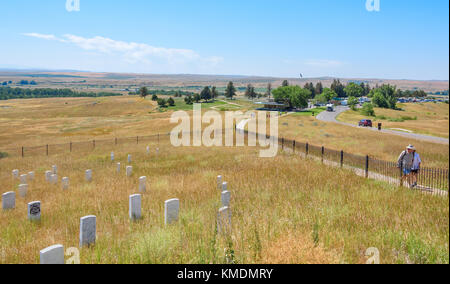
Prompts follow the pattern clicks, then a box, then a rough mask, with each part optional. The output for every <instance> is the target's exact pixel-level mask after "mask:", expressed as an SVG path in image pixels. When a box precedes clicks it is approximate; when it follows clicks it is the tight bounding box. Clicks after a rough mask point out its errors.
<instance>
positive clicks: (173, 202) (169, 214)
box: [164, 198, 180, 225]
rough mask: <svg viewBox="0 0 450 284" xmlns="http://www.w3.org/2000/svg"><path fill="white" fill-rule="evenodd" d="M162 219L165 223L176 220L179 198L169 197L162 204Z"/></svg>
mask: <svg viewBox="0 0 450 284" xmlns="http://www.w3.org/2000/svg"><path fill="white" fill-rule="evenodd" d="M164 205H165V206H164V219H165V224H166V225H169V224H172V223H173V222H176V221H178V214H179V211H180V200H179V199H176V198H175V199H170V200H167V201H166V202H165V204H164Z"/></svg>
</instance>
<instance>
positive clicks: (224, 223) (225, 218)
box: [217, 207, 231, 235]
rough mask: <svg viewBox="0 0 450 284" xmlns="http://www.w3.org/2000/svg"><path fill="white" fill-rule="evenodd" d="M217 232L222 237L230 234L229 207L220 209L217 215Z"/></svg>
mask: <svg viewBox="0 0 450 284" xmlns="http://www.w3.org/2000/svg"><path fill="white" fill-rule="evenodd" d="M217 232H218V233H219V234H222V235H230V234H231V210H230V207H222V208H220V210H219V213H218V214H217Z"/></svg>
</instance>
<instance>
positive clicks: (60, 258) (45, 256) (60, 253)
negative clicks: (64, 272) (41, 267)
mask: <svg viewBox="0 0 450 284" xmlns="http://www.w3.org/2000/svg"><path fill="white" fill-rule="evenodd" d="M39 254H40V264H64V247H63V246H62V245H54V246H51V247H48V248H45V249H43V250H41V251H40V253H39Z"/></svg>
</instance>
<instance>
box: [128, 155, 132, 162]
mask: <svg viewBox="0 0 450 284" xmlns="http://www.w3.org/2000/svg"><path fill="white" fill-rule="evenodd" d="M131 160H132V159H131V155H128V163H129V164H130V163H131Z"/></svg>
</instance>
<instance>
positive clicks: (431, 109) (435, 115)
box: [337, 103, 449, 138]
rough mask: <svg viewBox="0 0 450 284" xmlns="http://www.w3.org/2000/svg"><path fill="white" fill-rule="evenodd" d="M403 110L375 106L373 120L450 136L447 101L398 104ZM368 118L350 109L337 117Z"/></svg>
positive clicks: (354, 122)
mask: <svg viewBox="0 0 450 284" xmlns="http://www.w3.org/2000/svg"><path fill="white" fill-rule="evenodd" d="M398 107H399V108H401V109H402V110H399V111H397V110H391V109H382V108H375V114H376V117H375V118H373V120H374V121H375V122H376V123H378V122H381V123H383V125H384V127H385V128H390V129H394V130H402V129H403V130H407V131H411V132H413V133H420V134H427V135H433V136H438V137H444V138H448V137H449V106H448V104H445V103H436V104H435V103H408V104H398ZM364 118H367V117H366V116H363V115H361V114H360V113H359V112H356V111H352V110H349V111H347V112H345V113H342V114H341V115H339V117H338V118H337V119H338V120H339V121H342V122H348V123H353V124H357V123H358V121H360V120H361V119H364Z"/></svg>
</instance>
